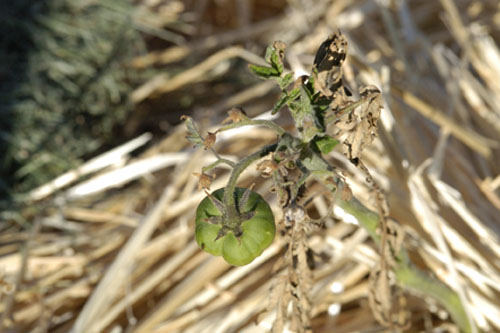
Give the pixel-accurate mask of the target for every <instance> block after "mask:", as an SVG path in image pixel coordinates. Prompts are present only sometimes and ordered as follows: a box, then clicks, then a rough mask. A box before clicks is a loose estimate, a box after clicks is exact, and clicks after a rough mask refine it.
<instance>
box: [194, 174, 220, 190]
mask: <svg viewBox="0 0 500 333" xmlns="http://www.w3.org/2000/svg"><path fill="white" fill-rule="evenodd" d="M193 174H194V175H195V176H196V177H198V179H199V180H198V190H202V189H207V190H209V189H210V185H211V184H212V181H213V180H214V178H215V177H214V176H213V175H209V174H207V173H204V172H202V173H201V174H200V173H197V172H195V173H193Z"/></svg>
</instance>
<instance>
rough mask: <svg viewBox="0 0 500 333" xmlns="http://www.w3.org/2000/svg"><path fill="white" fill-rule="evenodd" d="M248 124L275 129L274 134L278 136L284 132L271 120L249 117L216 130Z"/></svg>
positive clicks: (221, 130)
mask: <svg viewBox="0 0 500 333" xmlns="http://www.w3.org/2000/svg"><path fill="white" fill-rule="evenodd" d="M249 125H254V126H256V125H257V126H264V127H267V128H270V129H272V130H273V131H275V132H276V134H278V135H279V136H281V135H283V134H285V133H286V131H285V130H284V129H283V128H281V127H280V126H279V125H277V124H276V123H274V122H273V121H270V120H265V119H250V118H247V119H245V120H242V121H240V122H237V123H233V124H230V125H227V126H224V127H221V128H220V129H219V130H217V132H223V131H227V130H230V129H233V128H238V127H243V126H249Z"/></svg>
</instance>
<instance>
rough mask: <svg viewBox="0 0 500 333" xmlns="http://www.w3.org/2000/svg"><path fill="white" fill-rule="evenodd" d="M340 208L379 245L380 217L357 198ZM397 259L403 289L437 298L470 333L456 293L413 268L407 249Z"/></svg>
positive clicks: (464, 330) (469, 326)
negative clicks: (354, 219)
mask: <svg viewBox="0 0 500 333" xmlns="http://www.w3.org/2000/svg"><path fill="white" fill-rule="evenodd" d="M337 204H338V205H339V207H340V208H342V209H343V210H344V211H345V212H347V213H349V214H351V215H353V216H354V217H355V218H356V219H357V220H358V222H359V224H360V225H361V226H362V227H364V228H365V229H366V230H367V231H368V233H369V234H370V236H371V237H372V239H373V240H374V241H375V242H376V243H377V244H378V243H379V242H380V235H378V234H377V228H378V224H379V217H378V214H377V213H375V212H373V211H371V210H369V209H368V208H366V207H365V206H364V205H363V204H362V203H361V202H360V201H359V200H357V199H356V198H354V197H353V198H352V199H351V200H350V201H345V200H341V199H339V200H338V202H337ZM396 259H397V261H396V266H395V267H394V273H395V274H396V279H397V282H398V284H399V285H400V286H402V287H403V288H406V289H408V290H411V291H413V292H416V293H418V294H421V295H426V296H430V297H432V298H434V299H435V300H436V301H438V302H439V303H440V304H441V305H442V306H443V307H445V308H446V309H447V310H448V312H449V313H450V315H451V317H452V318H453V321H454V322H455V323H456V324H457V325H458V326H459V327H460V331H461V332H471V324H470V322H469V320H468V316H467V314H466V312H465V309H464V307H463V305H462V302H461V301H460V298H459V296H458V294H457V293H456V292H455V291H453V290H452V289H451V288H449V287H448V286H447V285H445V284H444V283H443V282H441V281H439V280H437V279H435V278H433V277H431V276H430V275H428V274H426V273H425V272H423V271H422V270H420V269H418V268H417V267H415V266H413V264H412V263H411V261H410V259H409V258H408V254H407V252H406V251H405V250H404V249H402V250H401V251H400V252H399V253H398V254H397V257H396Z"/></svg>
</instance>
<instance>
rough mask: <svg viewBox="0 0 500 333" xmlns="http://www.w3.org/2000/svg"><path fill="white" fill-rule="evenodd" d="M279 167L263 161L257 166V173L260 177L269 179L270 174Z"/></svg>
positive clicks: (268, 161)
mask: <svg viewBox="0 0 500 333" xmlns="http://www.w3.org/2000/svg"><path fill="white" fill-rule="evenodd" d="M278 167H279V165H278V164H277V163H275V162H273V161H271V160H263V161H261V162H259V163H258V164H257V171H259V172H260V173H261V175H262V177H266V178H268V177H271V175H272V173H273V172H274V171H275V170H276V169H278Z"/></svg>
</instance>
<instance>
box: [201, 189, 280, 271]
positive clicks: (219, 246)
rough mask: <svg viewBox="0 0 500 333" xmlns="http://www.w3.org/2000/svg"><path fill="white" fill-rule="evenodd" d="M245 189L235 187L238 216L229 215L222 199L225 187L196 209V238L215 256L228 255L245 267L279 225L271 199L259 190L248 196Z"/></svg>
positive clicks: (270, 241) (264, 245)
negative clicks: (269, 203)
mask: <svg viewBox="0 0 500 333" xmlns="http://www.w3.org/2000/svg"><path fill="white" fill-rule="evenodd" d="M246 191H250V190H247V189H244V188H240V187H237V188H235V189H234V196H235V202H236V205H237V206H238V207H239V209H238V210H239V211H238V216H237V217H232V218H231V219H230V218H229V217H228V215H227V213H226V212H224V209H221V208H220V207H223V206H222V204H221V205H220V206H218V205H216V200H218V201H219V202H221V201H222V200H223V197H224V188H221V189H218V190H216V191H214V192H213V193H212V195H211V196H212V198H210V197H209V196H207V197H205V199H203V200H202V201H201V203H200V204H199V205H198V208H197V210H196V233H195V238H196V242H197V243H198V246H199V247H200V248H201V249H202V250H204V251H206V252H208V253H210V254H212V255H214V256H220V255H222V257H223V258H224V260H226V261H227V262H228V263H229V264H231V265H234V266H242V265H246V264H248V263H250V262H252V261H253V260H254V259H255V258H256V257H258V256H260V255H261V254H262V252H263V251H264V250H265V249H266V248H267V247H268V246H269V245H271V243H272V242H273V240H274V234H275V232H276V227H275V225H274V216H273V212H272V210H271V208H270V207H269V205H268V204H267V202H266V201H265V200H264V199H263V198H262V197H261V196H260V195H259V194H257V193H256V192H253V191H250V192H249V195H248V194H247V195H245V192H246Z"/></svg>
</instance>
